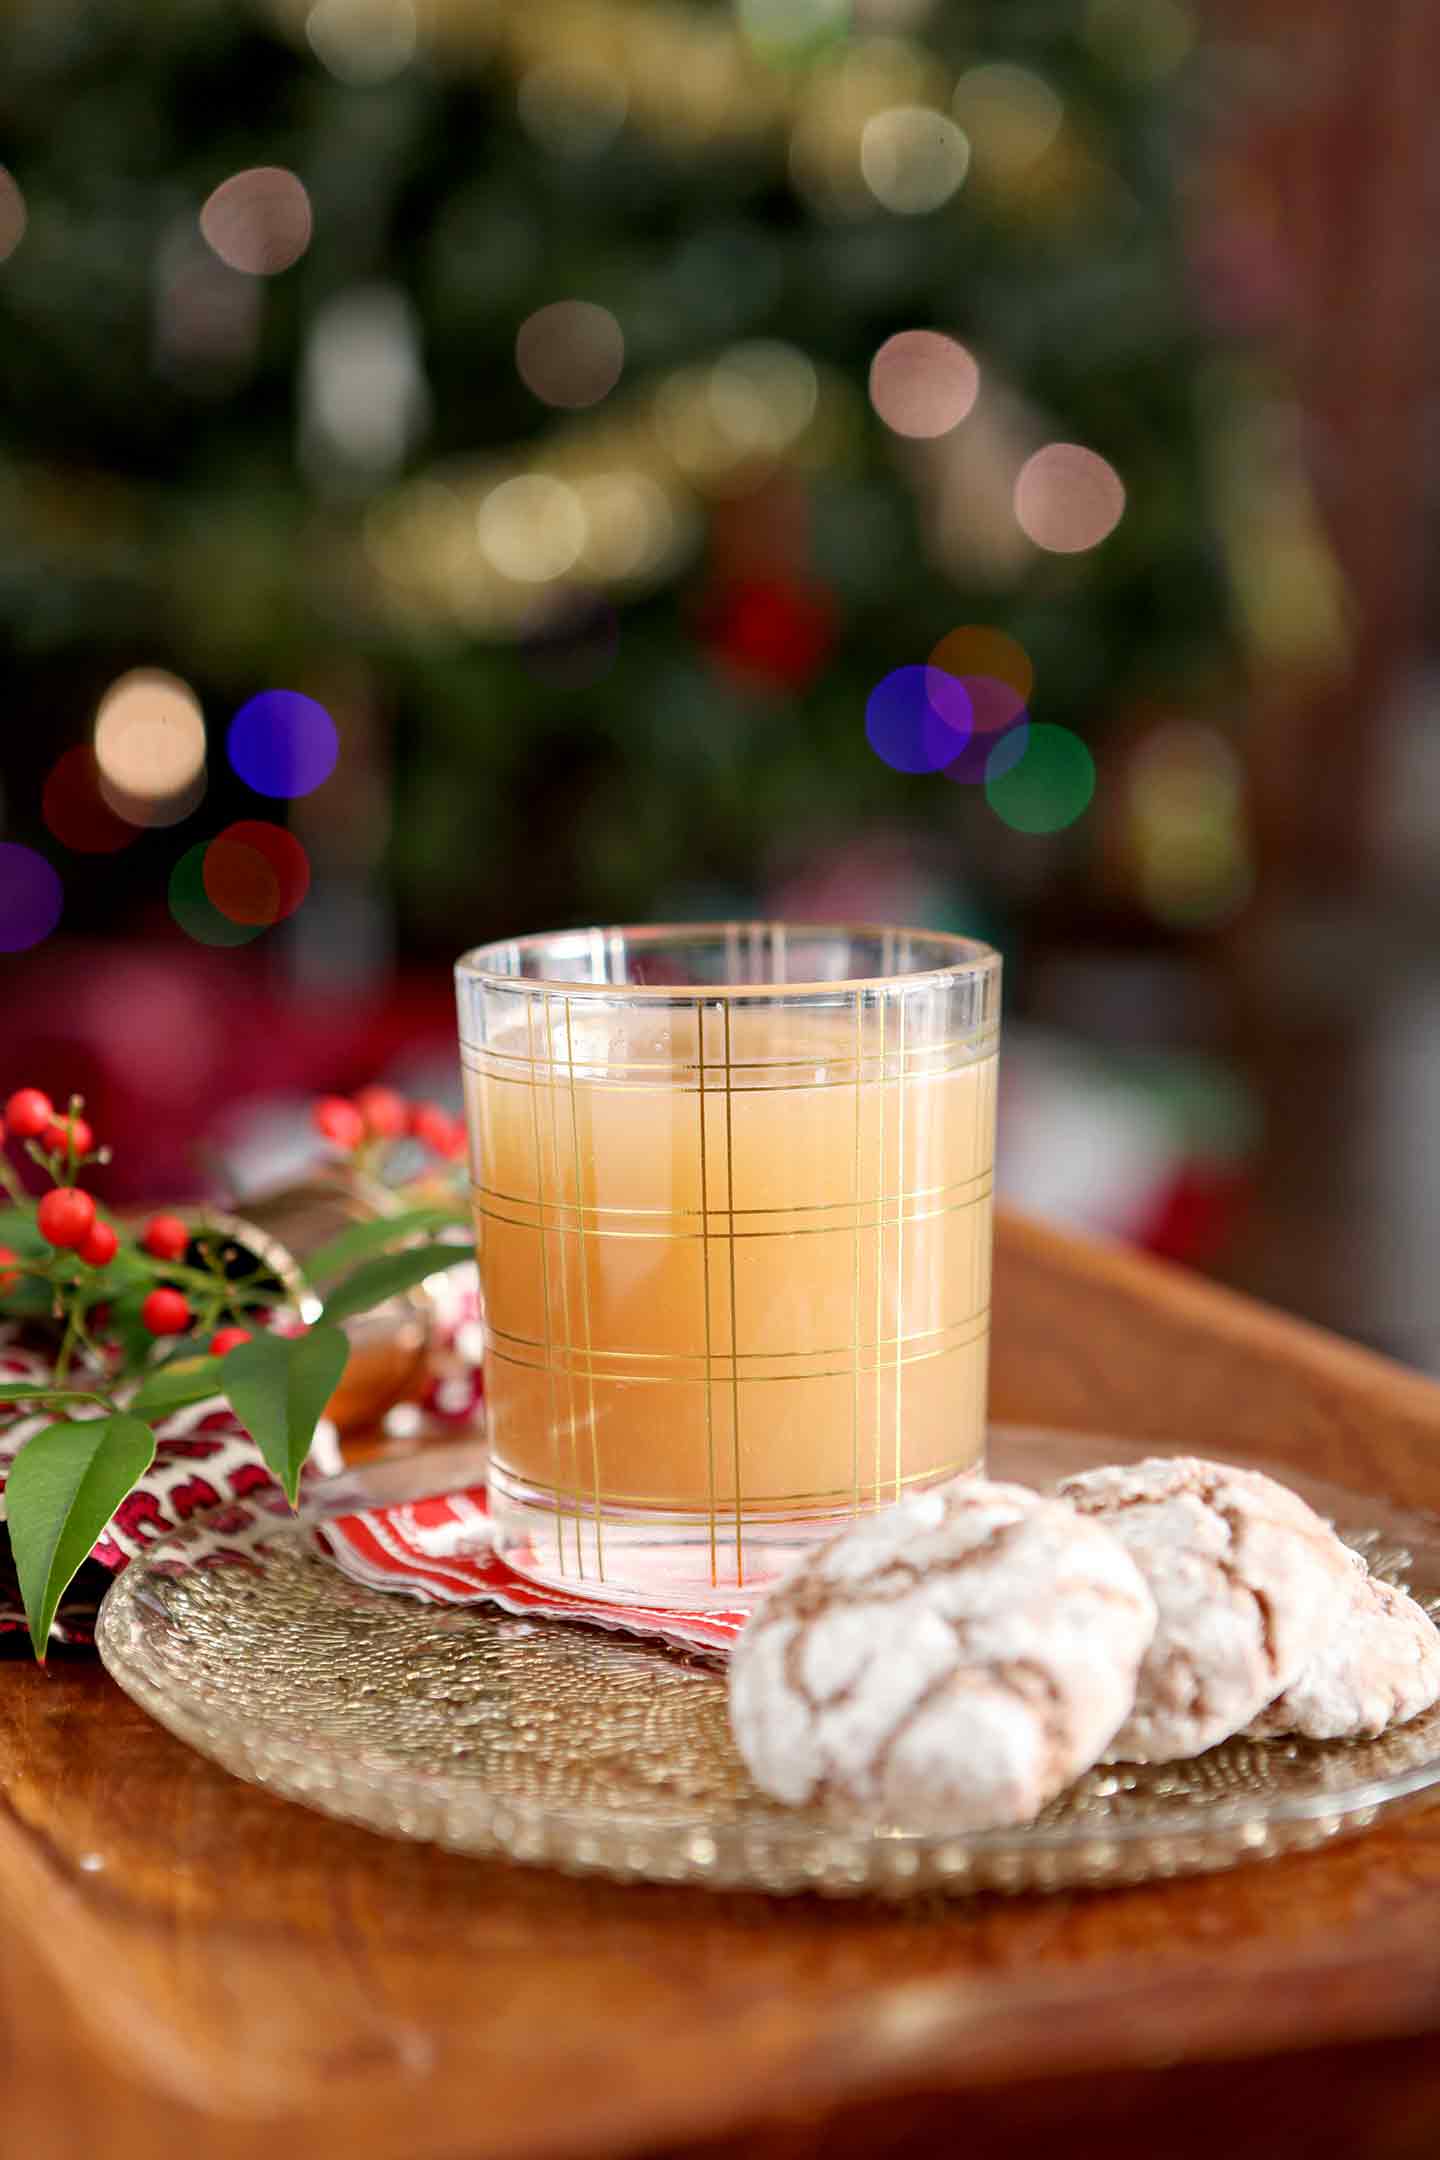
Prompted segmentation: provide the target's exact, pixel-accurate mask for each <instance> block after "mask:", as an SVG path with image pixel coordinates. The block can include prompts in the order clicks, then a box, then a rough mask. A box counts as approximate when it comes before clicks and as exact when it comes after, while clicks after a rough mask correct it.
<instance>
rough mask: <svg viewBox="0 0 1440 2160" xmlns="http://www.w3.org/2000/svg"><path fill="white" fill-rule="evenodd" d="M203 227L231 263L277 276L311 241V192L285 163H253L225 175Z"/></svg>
mask: <svg viewBox="0 0 1440 2160" xmlns="http://www.w3.org/2000/svg"><path fill="white" fill-rule="evenodd" d="M200 230H201V232H202V233H203V234H204V236H205V239H206V241H207V242H208V243H209V245H210V246H211V247H212V248H213V249H214V250H215V253H216V254H217V255H218V256H219V258H220V260H221V262H223V263H226V264H228V265H229V267H230V269H232V270H241V271H244V273H245V274H246V276H247V277H278V276H279V274H280V272H281V271H282V270H289V269H290V268H291V267H292V266H293V265H294V264H295V263H297V262H299V260H300V258H301V256H302V255H303V254H304V253H305V250H306V249H307V248H308V247H309V245H310V236H311V233H312V231H313V230H314V219H313V217H312V215H311V210H310V197H309V196H308V195H307V194H306V192H305V188H304V185H303V183H302V182H301V181H299V180H298V179H297V178H296V177H295V175H294V173H292V172H287V171H286V170H285V169H284V167H283V166H280V165H256V166H252V167H251V168H250V170H249V171H247V172H238V173H232V174H231V176H230V178H229V179H228V180H222V181H221V183H220V185H219V187H217V188H216V189H215V191H214V193H213V194H212V195H211V196H210V197H209V198H208V199H207V201H206V203H205V206H204V208H203V209H202V210H201V212H200Z"/></svg>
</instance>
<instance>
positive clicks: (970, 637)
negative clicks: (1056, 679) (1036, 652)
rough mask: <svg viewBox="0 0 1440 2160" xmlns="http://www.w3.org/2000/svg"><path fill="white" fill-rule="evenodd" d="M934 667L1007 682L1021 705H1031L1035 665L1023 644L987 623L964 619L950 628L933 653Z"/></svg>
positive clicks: (949, 673) (991, 680) (960, 674)
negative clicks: (964, 620) (1018, 643)
mask: <svg viewBox="0 0 1440 2160" xmlns="http://www.w3.org/2000/svg"><path fill="white" fill-rule="evenodd" d="M930 665H931V667H936V668H943V669H944V671H945V673H946V674H947V675H958V676H961V677H962V678H963V677H964V676H967V675H983V676H984V677H985V678H986V679H987V680H988V681H990V682H1000V683H1007V684H1008V685H1009V687H1010V688H1011V689H1012V690H1013V691H1014V692H1015V695H1016V696H1017V697H1018V698H1019V700H1020V702H1021V704H1022V705H1028V704H1029V702H1030V694H1031V692H1032V691H1033V690H1034V688H1035V668H1034V664H1033V662H1032V661H1031V658H1030V655H1029V653H1027V652H1026V650H1025V648H1024V646H1023V645H1017V644H1016V642H1015V640H1014V638H1012V637H1007V636H1006V634H1005V632H1004V631H1003V630H996V629H994V628H992V627H991V625H990V624H988V623H962V624H961V626H960V628H959V629H958V630H947V631H946V633H945V635H944V637H942V638H941V640H940V642H939V644H938V645H937V646H936V647H935V649H934V651H933V652H932V653H931V655H930Z"/></svg>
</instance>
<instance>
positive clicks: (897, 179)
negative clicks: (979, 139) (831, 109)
mask: <svg viewBox="0 0 1440 2160" xmlns="http://www.w3.org/2000/svg"><path fill="white" fill-rule="evenodd" d="M969 166H970V145H969V143H968V142H967V140H966V138H965V135H964V133H963V132H962V130H961V129H960V128H958V127H957V126H956V125H955V122H954V121H953V120H950V119H947V118H946V116H945V114H944V113H941V112H934V111H932V110H931V109H930V108H929V107H928V106H924V105H896V106H892V107H891V109H890V110H889V111H888V112H881V113H875V114H874V115H873V116H872V117H871V118H870V119H869V120H867V121H866V123H865V126H864V129H863V131H862V133H861V136H860V170H861V172H862V173H863V174H864V176H865V185H866V186H867V187H868V188H869V190H870V192H871V194H872V195H873V196H874V197H875V200H876V201H877V202H878V203H879V204H881V206H882V207H883V208H884V209H886V210H894V211H897V212H899V214H900V215H901V216H902V217H919V216H922V215H923V214H924V213H925V212H926V211H927V210H938V209H939V208H940V206H941V204H942V203H947V202H949V200H950V198H951V196H952V195H953V194H954V193H955V192H956V190H957V189H958V188H959V186H960V184H961V182H962V181H963V180H964V178H965V175H966V172H967V171H968V170H969Z"/></svg>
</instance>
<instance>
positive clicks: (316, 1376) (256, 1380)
mask: <svg viewBox="0 0 1440 2160" xmlns="http://www.w3.org/2000/svg"><path fill="white" fill-rule="evenodd" d="M349 1355H350V1345H349V1344H348V1343H347V1342H346V1340H345V1337H344V1336H343V1335H342V1334H341V1332H340V1330H339V1328H336V1327H313V1328H311V1330H310V1332H309V1334H308V1335H257V1336H256V1337H255V1340H254V1341H253V1342H248V1343H241V1345H240V1347H239V1348H238V1349H237V1350H232V1351H231V1352H230V1354H229V1356H228V1357H225V1358H222V1359H221V1360H220V1364H221V1368H222V1370H221V1392H222V1394H223V1395H224V1396H225V1398H226V1400H227V1401H228V1402H229V1404H230V1407H231V1409H232V1410H233V1411H234V1412H235V1415H236V1417H238V1418H239V1420H240V1422H241V1424H242V1425H244V1426H245V1427H246V1429H247V1431H248V1432H249V1434H250V1436H251V1438H252V1439H253V1440H254V1442H255V1445H256V1446H257V1447H258V1448H259V1450H260V1453H261V1454H262V1455H263V1456H264V1458H265V1460H266V1462H267V1463H268V1464H269V1465H270V1468H271V1469H272V1470H273V1471H274V1473H275V1475H276V1477H277V1478H279V1480H280V1483H281V1484H282V1485H283V1486H284V1488H285V1497H286V1499H287V1500H288V1501H289V1502H290V1505H291V1506H292V1507H293V1506H294V1505H295V1496H296V1494H297V1493H298V1491H299V1489H300V1470H301V1466H302V1464H303V1463H304V1461H305V1457H306V1456H307V1455H308V1454H309V1452H310V1443H311V1441H312V1440H313V1439H314V1437H315V1427H316V1426H317V1425H318V1424H319V1422H320V1419H321V1417H322V1415H323V1414H324V1410H325V1405H326V1404H327V1403H328V1402H329V1400H330V1398H331V1396H332V1395H333V1394H334V1392H335V1390H336V1388H337V1387H338V1386H339V1385H340V1375H341V1374H342V1373H343V1372H344V1370H345V1360H346V1358H347V1357H348V1356H349Z"/></svg>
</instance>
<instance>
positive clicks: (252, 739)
mask: <svg viewBox="0 0 1440 2160" xmlns="http://www.w3.org/2000/svg"><path fill="white" fill-rule="evenodd" d="M225 749H226V753H227V755H228V756H229V759H230V763H231V764H232V765H233V766H234V768H235V770H236V772H237V773H238V774H239V775H240V778H241V779H242V780H243V781H244V782H245V784H246V785H247V787H252V788H254V790H255V792H256V794H257V795H277V796H283V797H285V798H286V799H287V800H289V799H293V798H294V797H295V796H297V795H309V794H312V793H313V792H314V790H315V789H316V788H318V787H320V786H322V785H323V783H324V782H325V781H326V780H328V779H329V777H330V775H331V773H332V772H334V770H335V766H336V761H337V760H338V758H339V756H340V737H339V735H338V734H337V732H336V728H335V723H334V721H333V720H332V719H331V717H330V715H329V713H328V712H326V710H325V708H324V706H323V705H320V704H317V703H316V701H315V699H314V698H310V697H304V696H302V694H301V693H300V691H298V690H262V691H261V692H260V695H259V696H258V697H253V698H251V700H250V702H249V704H248V705H242V706H241V708H240V710H239V712H237V713H236V715H235V717H234V719H233V720H232V721H231V723H230V732H229V734H228V736H227V737H226V741H225Z"/></svg>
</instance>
